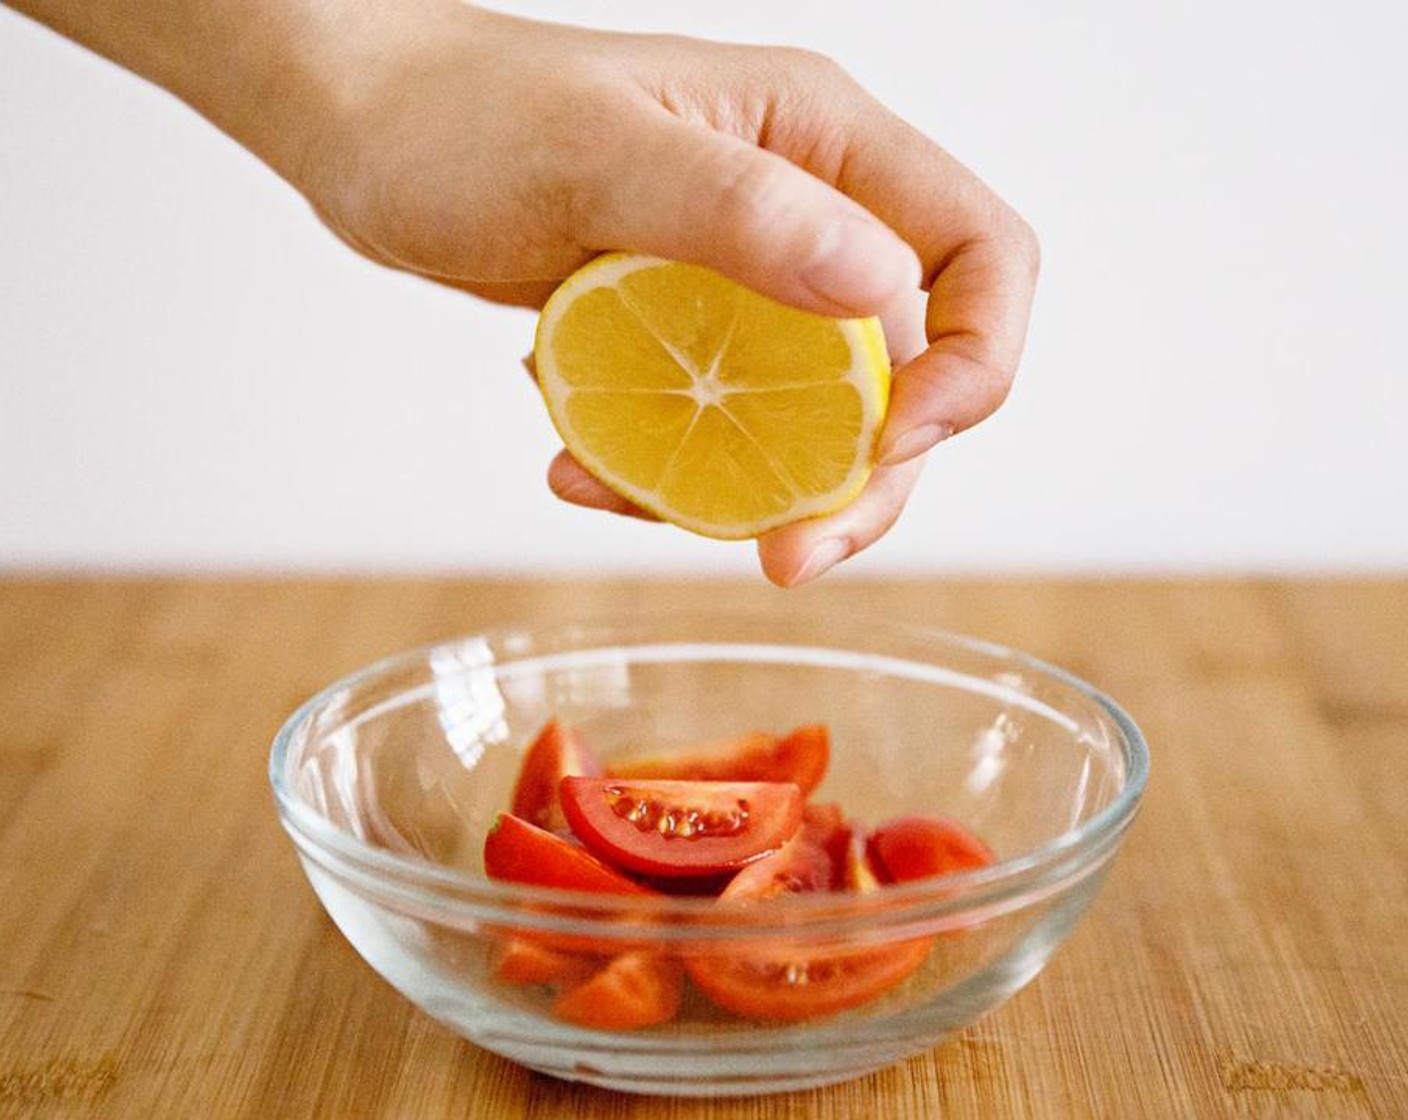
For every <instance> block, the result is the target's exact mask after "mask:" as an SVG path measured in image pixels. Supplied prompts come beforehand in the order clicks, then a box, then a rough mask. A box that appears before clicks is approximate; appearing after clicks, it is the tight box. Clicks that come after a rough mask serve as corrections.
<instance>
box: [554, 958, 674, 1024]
mask: <svg viewBox="0 0 1408 1120" xmlns="http://www.w3.org/2000/svg"><path fill="white" fill-rule="evenodd" d="M683 997H684V973H683V972H682V971H681V969H680V965H679V962H677V961H673V960H670V959H669V958H668V957H663V956H661V955H660V954H658V953H648V952H635V953H622V954H621V955H620V956H618V957H615V958H613V959H612V960H610V961H608V962H607V963H606V964H605V965H603V966H602V967H601V969H600V970H599V971H597V972H596V973H595V974H593V975H592V976H590V977H589V978H588V979H586V980H584V981H582V982H581V983H579V984H573V985H570V986H569V987H568V988H567V990H566V991H564V992H563V993H562V995H561V996H560V997H559V998H558V1000H557V1002H556V1003H555V1004H554V1005H553V1009H552V1010H553V1014H554V1015H556V1016H557V1017H558V1018H559V1019H562V1020H564V1021H566V1022H568V1023H576V1024H577V1025H578V1026H580V1027H592V1028H594V1029H596V1030H607V1031H630V1030H638V1029H640V1028H641V1027H653V1026H657V1025H658V1024H660V1023H668V1022H669V1021H670V1020H671V1019H673V1018H674V1017H675V1015H676V1014H678V1013H679V1009H680V1001H681V1000H682V999H683Z"/></svg>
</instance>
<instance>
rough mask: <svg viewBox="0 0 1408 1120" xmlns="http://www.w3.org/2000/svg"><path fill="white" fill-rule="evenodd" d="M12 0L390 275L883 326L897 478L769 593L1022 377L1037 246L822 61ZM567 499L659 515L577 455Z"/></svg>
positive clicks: (788, 562) (865, 535)
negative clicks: (609, 292) (714, 279)
mask: <svg viewBox="0 0 1408 1120" xmlns="http://www.w3.org/2000/svg"><path fill="white" fill-rule="evenodd" d="M12 2H18V3H19V5H20V6H21V7H22V8H25V9H27V10H29V11H30V12H31V14H35V15H36V16H37V17H38V18H41V19H44V20H45V22H48V23H50V24H51V25H52V26H55V27H56V28H58V29H59V30H61V31H63V32H64V33H66V34H70V35H72V36H73V37H74V38H78V39H80V40H82V41H85V42H87V43H88V44H89V45H91V46H94V48H95V49H98V50H101V51H102V52H103V53H106V54H108V55H109V56H110V57H113V58H115V59H117V60H118V61H119V62H122V63H124V64H125V65H129V66H131V67H132V68H133V69H136V70H138V71H139V72H142V73H145V74H147V75H148V76H149V77H152V78H153V79H154V80H156V81H158V82H159V83H161V84H163V85H165V86H167V88H170V89H172V90H173V91H174V92H176V93H177V94H178V95H179V96H182V97H184V98H185V99H186V100H187V101H189V102H190V103H191V104H193V105H194V106H196V107H197V108H198V109H200V111H202V112H204V113H205V114H206V115H207V116H209V117H210V118H211V119H212V120H214V121H215V122H216V123H217V124H219V125H220V126H221V127H222V128H224V129H226V131H228V132H230V133H231V134H232V135H233V136H234V137H235V138H236V139H238V140H239V141H240V142H242V143H244V144H245V145H246V146H247V147H249V148H251V149H252V150H254V151H255V152H256V153H258V154H259V155H261V156H262V157H263V158H264V159H265V160H267V161H268V162H269V163H270V164H271V165H272V166H274V167H275V169H276V170H278V171H279V172H280V173H281V174H283V175H284V176H285V178H287V179H289V180H290V181H291V182H292V183H293V184H294V185H295V186H297V187H298V188H299V189H300V190H301V191H302V192H303V193H304V194H305V195H306V196H307V198H308V199H309V201H310V202H311V203H312V205H313V207H314V209H315V210H316V211H317V213H318V214H319V215H320V216H321V217H322V219H323V221H324V222H326V223H327V225H328V226H329V227H331V228H332V229H333V230H334V231H335V232H336V233H337V234H338V235H339V236H340V237H341V238H342V239H343V240H344V241H346V242H347V243H348V244H350V245H352V246H353V247H354V248H356V249H357V250H358V251H360V252H362V253H364V254H365V255H367V256H368V257H370V258H372V259H373V260H376V261H379V262H381V263H382V264H386V265H389V266H391V267H393V268H399V269H404V270H406V271H409V272H414V273H416V274H418V275H421V276H425V277H428V278H430V279H433V280H437V281H440V282H441V283H445V284H449V285H451V286H453V287H456V288H460V289H463V290H464V291H467V292H472V293H473V294H475V295H478V296H481V297H484V298H486V299H490V300H497V301H499V302H503V303H510V304H518V305H524V306H529V307H538V306H541V304H542V302H543V301H544V300H545V299H546V298H547V296H548V295H549V294H550V293H551V292H552V290H553V289H554V288H555V287H556V286H557V284H558V283H559V282H560V281H561V280H562V279H563V278H564V277H566V276H567V275H568V274H569V273H570V272H572V271H573V270H575V269H576V268H578V267H579V266H580V265H582V264H584V263H585V262H586V261H588V260H589V259H591V258H592V257H593V256H595V255H596V254H598V253H600V252H603V251H605V250H611V249H623V250H630V251H636V252H642V253H651V254H656V255H659V256H663V257H671V258H675V259H679V260H684V261H692V262H695V263H698V264H703V265H708V266H711V267H713V268H715V269H717V270H718V271H719V272H722V273H724V274H725V275H728V276H731V277H733V278H734V279H736V280H739V281H741V282H742V283H744V284H747V285H749V286H750V287H753V288H755V289H757V290H758V291H761V292H764V293H766V294H768V295H771V296H773V297H775V298H777V299H779V300H781V301H783V302H786V303H790V304H793V305H795V306H797V307H800V308H804V309H808V310H813V311H818V312H823V313H827V314H832V315H869V314H879V315H880V316H881V317H882V319H883V320H884V323H885V328H886V334H887V337H888V339H889V343H890V347H891V350H892V354H891V357H892V360H893V362H894V364H895V366H896V373H895V379H894V383H893V388H892V394H891V404H890V413H889V417H888V420H887V422H886V425H885V429H884V431H883V432H882V433H881V438H880V443H879V446H878V458H879V461H880V464H881V465H880V466H879V468H878V469H877V470H876V471H875V473H874V475H873V476H872V478H871V480H870V482H869V484H868V485H867V487H866V489H865V490H864V492H863V493H862V494H861V495H860V497H858V498H857V499H856V500H855V501H854V502H853V503H852V504H851V505H849V506H847V507H846V508H845V509H842V510H840V511H838V512H837V513H834V514H831V515H829V516H826V517H820V518H815V519H812V520H808V521H803V522H799V523H796V524H793V525H788V526H785V527H783V528H781V529H777V530H774V531H772V532H770V533H768V534H766V535H765V536H764V537H762V538H761V539H760V540H759V542H758V551H759V555H760V558H761V561H762V565H763V569H764V571H765V572H766V573H767V575H768V577H769V578H770V579H772V580H773V581H774V582H776V583H779V584H782V585H786V586H791V585H795V584H798V583H802V582H805V581H807V580H810V579H814V578H815V577H816V576H818V575H820V574H822V572H824V571H825V570H826V569H827V568H829V567H831V566H832V565H834V564H835V563H837V562H838V561H840V560H841V559H844V558H845V557H846V556H849V555H851V554H853V553H855V552H857V551H859V550H860V549H863V548H865V547H867V546H868V545H870V544H871V543H872V542H874V541H875V540H876V539H877V538H879V537H880V536H881V535H882V534H883V533H884V532H885V531H886V530H887V529H888V528H889V527H890V525H891V524H893V522H894V520H895V519H896V517H898V516H899V513H900V511H901V509H902V508H903V506H904V503H905V501H906V499H907V498H908V496H909V493H910V491H911V489H912V488H913V486H914V483H915V481H916V479H917V476H918V473H919V467H920V457H921V456H922V455H923V453H924V452H925V451H927V450H928V449H929V448H930V447H932V446H933V445H934V444H935V443H936V442H938V441H939V440H940V439H943V438H945V437H947V436H949V435H952V434H954V433H955V432H959V431H962V430H963V429H964V428H967V427H969V426H970V425H972V424H975V423H977V422H978V421H979V420H981V419H982V418H983V417H985V416H986V415H988V414H989V413H990V412H991V411H992V410H993V409H994V408H996V407H997V406H998V405H999V404H1000V403H1001V401H1002V400H1003V398H1004V397H1005V396H1006V394H1007V390H1008V388H1009V386H1010V384H1011V381H1012V377H1013V373H1014V371H1015V369H1016V365H1017V360H1018V357H1019V355H1020V352H1021V349H1022V343H1023V338H1024V335H1025V331H1026V321H1027V314H1028V308H1029V304H1030V301H1031V295H1032V289H1033V287H1034V284H1035V278H1036V271H1037V247H1036V241H1035V238H1034V237H1033V235H1032V233H1031V231H1030V230H1029V228H1028V227H1027V225H1026V223H1024V222H1023V221H1022V219H1021V218H1019V217H1018V216H1017V215H1016V214H1015V213H1014V212H1013V211H1012V210H1011V209H1010V208H1009V207H1007V206H1006V205H1005V204H1004V203H1003V202H1001V201H1000V200H999V199H998V198H997V197H995V196H994V195H993V194H992V193H991V192H990V191H988V190H987V189H986V188H985V187H984V186H983V185H982V184H981V183H980V182H979V181H978V180H977V179H976V178H975V177H974V176H973V175H972V174H971V173H970V172H968V171H967V170H966V169H964V168H963V167H962V166H961V165H960V164H958V163H957V162H956V161H955V160H954V159H953V158H952V157H950V156H949V155H948V154H946V153H945V152H944V151H943V150H942V149H941V148H939V147H938V146H936V145H935V144H933V143H932V142H930V141H929V140H927V139H926V138H925V137H924V136H922V135H921V134H920V133H918V132H917V131H915V130H914V129H913V128H911V127H910V126H909V125H907V124H905V123H904V122H903V121H902V120H900V119H899V118H897V117H895V116H894V115H893V114H891V113H890V112H888V111H887V110H886V109H885V108H884V107H882V106H881V105H880V104H879V103H877V102H876V101H875V100H873V99H872V98H871V97H869V96H868V95H867V94H866V93H865V92H864V90H862V89H861V88H860V87H859V86H858V85H856V83H855V82H853V81H852V80H851V79H850V78H849V77H847V76H846V74H845V73H844V72H842V71H841V70H840V69H839V68H838V67H837V66H836V65H834V64H833V63H831V62H830V61H828V60H826V59H824V58H821V57H819V56H817V55H813V54H810V53H807V52H804V51H796V50H789V49H776V48H755V47H742V46H730V45H723V44H715V43H707V42H701V41H696V40H689V39H684V38H679V37H675V36H656V35H651V36H644V35H620V34H608V33H604V32H597V31H589V30H583V29H578V28H571V27H565V26H557V25H551V24H544V23H536V22H532V21H529V20H523V19H517V18H513V17H509V16H504V15H500V14H496V13H491V12H487V11H481V10H477V9H474V8H471V7H467V6H465V5H463V4H460V3H457V2H450V0H414V2H412V3H400V4H380V3H373V4H365V3H351V4H348V3H339V2H338V0H332V2H328V0H317V2H310V0H282V3H279V4H277V5H270V4H267V3H252V2H250V0H166V2H165V3H164V4H163V5H162V6H160V8H159V9H157V10H154V12H153V13H152V14H151V17H150V18H149V19H148V20H147V21H146V22H144V23H142V24H141V25H140V26H137V25H136V24H135V23H134V22H132V21H127V20H124V19H123V18H122V17H121V16H120V10H119V8H118V7H117V6H116V5H114V4H112V3H107V2H104V0H93V2H91V3H84V4H74V3H71V2H69V0H12ZM229 44H234V46H233V48H231V49H227V46H228V45H229ZM924 293H927V305H926V303H925V299H924ZM549 483H550V485H551V486H552V488H553V490H554V492H555V493H557V494H558V495H559V496H561V497H563V498H564V499H566V500H568V501H571V502H576V503H578V504H581V505H587V506H593V507H597V508H601V509H607V510H614V511H617V512H626V513H632V512H634V513H639V512H640V511H638V510H634V509H632V508H631V507H630V506H629V505H628V504H627V503H625V502H623V501H622V500H621V499H620V498H618V497H617V496H616V495H615V494H613V493H611V492H610V491H608V490H606V489H605V488H604V487H602V486H601V485H600V484H598V483H597V482H596V481H595V480H594V479H592V478H591V477H590V476H589V475H588V474H587V473H586V472H585V471H584V470H582V468H581V467H580V466H579V465H578V464H577V463H576V462H575V461H573V460H572V459H571V458H570V457H568V456H567V455H566V453H565V452H564V453H563V454H562V455H560V456H558V458H557V459H556V460H554V462H553V464H552V466H551V468H550V471H549Z"/></svg>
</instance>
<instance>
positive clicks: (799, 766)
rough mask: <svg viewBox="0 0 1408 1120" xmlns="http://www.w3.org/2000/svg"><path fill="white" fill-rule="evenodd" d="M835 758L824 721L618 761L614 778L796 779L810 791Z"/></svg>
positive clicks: (611, 769) (610, 770) (795, 782)
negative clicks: (832, 758) (672, 752)
mask: <svg viewBox="0 0 1408 1120" xmlns="http://www.w3.org/2000/svg"><path fill="white" fill-rule="evenodd" d="M830 761H831V736H830V733H829V732H828V731H827V729H826V727H825V725H823V724H819V723H818V724H807V725H806V726H804V727H798V728H796V729H794V730H793V731H790V732H788V733H787V734H786V735H781V736H779V735H770V734H768V733H767V732H765V731H756V732H754V733H752V734H751V735H744V736H741V737H740V738H737V739H728V740H724V741H723V742H719V743H711V744H707V745H704V746H700V747H697V748H695V749H693V750H686V751H679V752H677V753H674V754H668V755H655V756H652V757H649V758H637V759H624V760H621V761H619V762H613V763H612V764H611V765H610V767H609V768H608V773H609V774H610V776H611V777H613V778H631V779H643V780H652V781H677V782H684V781H694V782H791V783H792V784H793V785H795V786H797V787H798V788H799V789H800V790H801V791H802V793H803V795H804V796H805V795H806V794H809V793H811V792H812V790H814V789H816V787H817V786H818V785H820V784H821V779H822V778H823V777H825V775H826V767H827V765H828V764H829V762H830Z"/></svg>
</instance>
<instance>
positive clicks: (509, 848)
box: [484, 813, 650, 894]
mask: <svg viewBox="0 0 1408 1120" xmlns="http://www.w3.org/2000/svg"><path fill="white" fill-rule="evenodd" d="M484 871H485V873H486V874H487V875H488V876H489V878H491V879H504V880H507V881H508V882H511V883H527V884H529V885H531V886H536V887H559V888H561V889H563V890H569V891H599V892H602V893H605V894H649V893H650V892H649V891H648V890H646V888H645V887H643V886H641V885H640V884H639V883H637V882H635V881H634V880H631V879H628V878H627V877H626V876H624V875H622V874H621V873H620V872H619V871H615V870H613V869H612V868H610V867H608V866H607V865H606V864H604V863H602V862H601V860H599V859H597V858H596V856H594V855H592V854H591V853H590V852H588V851H586V850H585V849H584V848H580V847H578V846H577V845H576V844H574V843H573V842H572V841H571V840H566V839H563V838H562V837H561V836H558V835H557V834H556V833H552V832H548V831H547V830H546V829H541V828H539V827H537V825H532V824H529V823H528V822H527V821H525V820H520V819H519V818H518V817H515V816H513V815H512V814H511V813H500V814H499V815H498V817H496V818H495V820H494V824H493V827H492V828H490V829H489V835H488V836H486V837H485V838H484Z"/></svg>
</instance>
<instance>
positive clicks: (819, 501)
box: [534, 253, 890, 539]
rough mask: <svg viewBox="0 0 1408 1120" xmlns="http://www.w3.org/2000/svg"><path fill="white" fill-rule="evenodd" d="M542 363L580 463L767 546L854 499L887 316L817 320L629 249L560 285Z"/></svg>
mask: <svg viewBox="0 0 1408 1120" xmlns="http://www.w3.org/2000/svg"><path fill="white" fill-rule="evenodd" d="M534 357H535V361H536V364H537V372H538V384H539V386H540V388H541V390H542V393H543V399H544V401H545V402H546V403H547V408H548V414H549V416H550V417H551V418H552V422H553V425H554V426H555V427H556V428H557V431H558V434H559V435H561V437H562V440H563V442H564V443H565V444H566V446H567V448H568V450H569V451H571V452H572V454H573V455H574V456H575V457H576V458H577V460H578V461H579V462H580V463H581V464H582V465H583V466H584V467H585V468H586V469H587V470H588V471H590V472H591V473H592V474H593V475H594V476H595V477H596V478H598V479H599V480H600V481H601V482H603V483H604V484H605V485H607V486H609V487H610V488H611V489H612V490H614V491H616V492H617V493H618V494H621V495H622V496H623V497H625V498H627V499H629V500H630V501H632V502H634V503H636V504H637V505H639V506H641V507H643V508H645V509H647V510H649V511H650V512H652V513H654V514H655V515H657V516H658V517H660V518H662V519H663V520H666V521H669V522H672V523H674V524H676V525H679V526H681V527H683V528H685V529H690V530H692V531H694V532H696V533H701V534H703V535H705V536H710V537H721V538H728V539H738V538H745V537H756V536H758V535H759V534H761V533H764V532H766V531H767V530H768V529H772V528H775V527H777V526H779V525H784V524H787V523H789V522H791V521H796V520H799V519H801V518H804V517H812V516H816V515H819V514H823V513H828V512H831V511H832V510H835V509H839V508H840V507H841V506H844V505H845V504H846V503H848V502H849V501H851V500H852V499H853V498H854V497H855V496H856V495H857V494H858V493H860V490H861V488H862V487H863V486H864V485H865V480H866V478H868V477H869V475H870V472H871V469H872V465H873V455H874V447H875V440H876V436H877V435H878V433H879V430H880V425H881V423H882V422H883V420H884V416H885V408H886V405H887V403H888V398H889V385H890V364H889V359H888V356H887V354H886V350H885V340H884V334H883V332H882V331H881V328H880V324H879V321H878V320H875V319H831V318H827V317H825V316H821V315H813V314H809V313H807V312H803V311H798V310H796V309H794V308H790V307H785V306H783V305H781V304H779V303H776V302H774V301H773V300H770V299H768V298H766V297H765V296H762V295H759V294H758V293H756V292H753V291H750V290H749V289H747V288H744V287H743V286H741V285H739V284H736V283H734V282H733V281H731V280H728V279H726V278H724V277H722V276H720V275H718V274H717V273H715V272H712V271H710V270H708V269H705V268H701V267H699V266H697V265H688V264H681V263H679V262H674V261H666V260H662V259H660V258H657V257H645V256H637V255H631V254H624V253H611V254H607V255H606V256H604V257H598V258H597V259H596V260H594V261H592V262H591V263H590V264H588V265H586V266H585V267H584V268H582V269H581V270H579V271H578V272H576V273H574V274H573V275H572V276H570V277H569V278H568V279H567V280H566V281H565V282H564V283H563V284H562V286H561V287H560V288H558V290H557V291H556V292H555V293H554V294H553V295H552V297H551V298H550V299H549V300H548V302H547V305H546V306H545V307H544V308H543V313H542V316H541V317H540V318H539V321H538V331H537V337H536V340H535V345H534Z"/></svg>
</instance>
